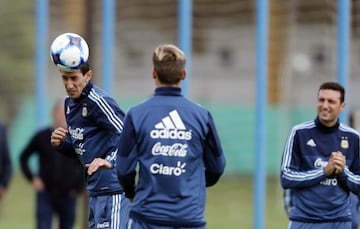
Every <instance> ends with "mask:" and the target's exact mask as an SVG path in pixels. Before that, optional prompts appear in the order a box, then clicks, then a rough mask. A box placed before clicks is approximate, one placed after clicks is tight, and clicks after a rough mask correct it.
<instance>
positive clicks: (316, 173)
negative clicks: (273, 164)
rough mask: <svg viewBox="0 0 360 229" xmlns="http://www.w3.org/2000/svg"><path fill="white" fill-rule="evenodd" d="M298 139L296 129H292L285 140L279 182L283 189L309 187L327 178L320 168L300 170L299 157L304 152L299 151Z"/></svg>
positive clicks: (323, 170)
mask: <svg viewBox="0 0 360 229" xmlns="http://www.w3.org/2000/svg"><path fill="white" fill-rule="evenodd" d="M299 139H300V136H299V134H298V133H297V129H296V128H293V129H292V130H291V132H290V134H289V136H288V138H287V140H286V144H285V147H284V152H283V156H282V160H281V173H280V175H281V177H280V181H281V185H282V187H283V188H284V189H288V188H290V189H291V188H306V187H311V186H313V185H317V184H319V182H320V181H322V180H324V179H325V178H326V177H327V175H326V174H325V169H324V168H322V167H319V168H317V169H313V170H307V171H303V170H302V169H300V165H301V163H302V162H301V156H302V154H306V152H302V151H301V150H300V141H299Z"/></svg>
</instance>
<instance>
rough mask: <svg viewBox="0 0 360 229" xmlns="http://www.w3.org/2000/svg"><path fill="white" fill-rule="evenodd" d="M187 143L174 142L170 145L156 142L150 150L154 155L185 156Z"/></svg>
mask: <svg viewBox="0 0 360 229" xmlns="http://www.w3.org/2000/svg"><path fill="white" fill-rule="evenodd" d="M187 148H188V145H187V144H181V143H174V144H172V145H162V144H161V142H157V143H156V144H155V145H154V146H153V147H152V150H151V153H152V155H154V156H168V157H185V156H186V154H187Z"/></svg>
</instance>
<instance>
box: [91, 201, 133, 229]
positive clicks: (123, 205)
mask: <svg viewBox="0 0 360 229" xmlns="http://www.w3.org/2000/svg"><path fill="white" fill-rule="evenodd" d="M129 211H130V201H129V199H128V198H126V197H125V195H124V194H116V195H107V196H94V197H89V229H95V228H102V229H124V228H126V225H127V223H128V221H129Z"/></svg>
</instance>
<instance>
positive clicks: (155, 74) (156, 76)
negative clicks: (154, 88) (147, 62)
mask: <svg viewBox="0 0 360 229" xmlns="http://www.w3.org/2000/svg"><path fill="white" fill-rule="evenodd" d="M152 77H153V79H156V78H158V75H157V72H156V70H155V68H153V70H152Z"/></svg>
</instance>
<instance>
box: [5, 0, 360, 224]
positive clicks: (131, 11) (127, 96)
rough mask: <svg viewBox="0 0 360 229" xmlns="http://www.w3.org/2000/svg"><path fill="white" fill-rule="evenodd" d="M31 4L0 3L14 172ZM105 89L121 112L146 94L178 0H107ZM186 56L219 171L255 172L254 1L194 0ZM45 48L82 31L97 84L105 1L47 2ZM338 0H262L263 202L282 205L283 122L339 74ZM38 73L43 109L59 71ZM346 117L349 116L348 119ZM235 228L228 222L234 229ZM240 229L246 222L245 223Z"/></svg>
mask: <svg viewBox="0 0 360 229" xmlns="http://www.w3.org/2000/svg"><path fill="white" fill-rule="evenodd" d="M37 2H38V1H29V0H16V1H10V0H0V4H1V7H0V28H1V29H0V49H1V52H0V69H1V71H0V73H1V75H0V120H1V121H3V122H4V123H6V125H7V127H8V130H9V138H10V148H11V155H12V159H13V164H14V166H15V169H16V170H17V169H18V162H19V159H18V156H19V152H20V151H21V149H22V148H23V147H24V145H25V143H26V142H27V141H28V140H29V138H30V136H31V135H32V134H33V133H34V131H35V130H36V129H37V128H39V127H38V126H37V124H36V117H35V116H36V114H37V112H38V111H36V106H35V94H36V91H35V90H36V85H35V82H36V80H35V78H36V74H37V72H36V69H35V55H36V46H35V44H36V41H37V40H36V39H37V38H36V12H37V10H36V9H37V5H36V4H37ZM115 2H116V4H115V9H114V10H115V16H116V17H115V26H114V27H115V28H114V29H115V31H114V33H115V46H114V47H113V51H114V60H113V61H114V66H115V67H114V75H113V82H112V88H113V89H112V94H113V96H114V97H115V98H116V99H117V101H118V103H119V105H120V106H121V107H122V108H123V109H124V110H127V109H128V108H129V107H131V106H132V105H134V104H136V103H137V102H140V101H142V100H144V99H146V98H147V97H148V96H149V95H151V94H152V92H153V88H154V84H153V80H152V78H151V71H152V62H151V57H152V51H153V50H154V48H155V47H156V46H157V45H158V44H160V43H174V44H178V37H179V34H178V2H177V1H174V0H152V1H147V0H131V1H123V0H117V1H115ZM192 2H193V18H192V20H193V28H192V60H191V72H190V74H189V75H190V77H189V79H188V91H189V94H188V97H189V98H191V99H192V100H194V101H196V102H198V103H200V104H202V105H204V106H205V107H207V108H208V109H209V110H210V111H211V112H212V114H213V116H214V119H215V122H216V124H217V126H218V132H219V134H220V137H221V140H222V144H223V148H224V151H225V153H226V158H227V162H228V164H227V168H226V176H229V177H230V176H231V177H244V176H245V177H250V178H251V177H252V176H253V175H254V171H256V169H257V168H256V161H255V160H256V159H255V157H254V155H255V153H254V151H255V146H256V143H257V140H258V139H256V137H255V108H256V95H257V91H256V83H257V82H256V49H257V47H256V17H255V15H256V10H257V6H256V1H255V0H193V1H192ZM350 2H351V12H350V13H351V15H350V18H351V23H350V24H351V25H350V30H351V34H350V35H349V36H350V49H349V61H350V62H349V76H348V79H349V85H348V86H349V87H348V89H347V95H346V96H347V98H346V103H347V108H348V111H349V118H350V119H349V120H350V121H353V120H354V121H355V122H354V123H356V122H357V113H358V110H360V102H358V100H357V99H358V98H359V97H360V82H359V81H360V77H359V73H360V64H359V63H360V60H359V58H360V56H359V54H360V44H359V41H360V0H352V1H350ZM48 4H49V12H48V13H49V15H48V16H49V21H48V35H47V38H46V41H47V42H46V43H44V44H43V45H44V46H45V47H46V50H48V49H49V46H50V44H51V42H52V40H53V39H54V38H55V37H56V36H58V35H59V34H61V33H64V32H75V33H78V34H80V35H82V36H83V37H84V38H85V39H86V40H87V41H88V43H89V46H90V64H91V66H92V69H93V71H94V78H93V79H94V83H95V84H97V85H98V86H100V87H102V86H103V85H102V80H101V79H102V73H103V66H104V63H103V59H102V49H103V46H102V36H101V34H102V31H103V29H104V27H103V21H102V19H103V16H104V15H103V14H104V11H103V1H91V0H62V1H57V0H49V1H48ZM338 19H339V18H338V1H335V0H316V1H314V0H270V1H269V21H268V26H269V27H268V29H269V37H268V66H267V67H268V74H267V80H268V84H267V87H268V88H267V91H266V92H265V93H266V94H267V103H268V110H267V113H266V119H267V124H266V125H267V126H266V127H265V128H266V147H265V148H266V176H267V177H268V178H269V180H271V182H274V183H275V185H274V186H273V187H274V188H276V190H275V196H276V198H275V199H274V201H275V202H273V203H271V204H273V206H275V208H276V209H277V210H278V211H282V200H281V192H282V190H281V188H280V186H279V185H278V179H277V176H278V174H279V165H280V161H281V154H282V147H283V144H284V141H285V138H286V136H287V133H288V131H289V130H290V127H291V126H292V125H293V124H295V123H298V122H303V121H307V120H309V119H313V118H314V117H315V115H316V98H317V89H318V87H319V85H320V84H321V83H322V82H323V81H330V80H332V81H336V80H337V44H338V43H337V41H338V40H337V39H338V26H337V22H338ZM43 67H44V69H45V70H46V74H47V77H46V92H45V94H44V96H45V101H46V102H45V103H46V104H45V106H44V111H43V112H44V114H45V119H46V121H45V122H46V123H49V122H50V120H49V117H50V108H51V104H52V102H53V101H54V100H55V99H57V98H59V97H64V98H65V96H66V93H65V91H64V89H63V85H62V82H61V79H60V78H59V76H58V72H57V70H56V69H55V67H54V66H53V65H52V63H51V62H50V58H48V62H47V65H46V66H43ZM352 117H354V119H351V118H352ZM235 228H236V227H235ZM244 228H245V227H244Z"/></svg>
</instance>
